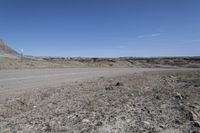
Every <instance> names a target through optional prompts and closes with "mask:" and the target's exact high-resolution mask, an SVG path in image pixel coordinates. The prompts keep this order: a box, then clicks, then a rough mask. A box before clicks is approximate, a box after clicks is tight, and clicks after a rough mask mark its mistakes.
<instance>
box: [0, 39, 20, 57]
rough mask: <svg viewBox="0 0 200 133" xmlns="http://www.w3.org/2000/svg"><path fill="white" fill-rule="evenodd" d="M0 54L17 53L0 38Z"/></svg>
mask: <svg viewBox="0 0 200 133" xmlns="http://www.w3.org/2000/svg"><path fill="white" fill-rule="evenodd" d="M0 55H15V56H16V55H19V53H18V52H17V51H15V50H14V49H12V48H11V47H9V46H8V45H6V44H5V43H4V42H3V40H1V39H0Z"/></svg>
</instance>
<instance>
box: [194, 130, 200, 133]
mask: <svg viewBox="0 0 200 133" xmlns="http://www.w3.org/2000/svg"><path fill="white" fill-rule="evenodd" d="M192 133H200V130H195V131H192Z"/></svg>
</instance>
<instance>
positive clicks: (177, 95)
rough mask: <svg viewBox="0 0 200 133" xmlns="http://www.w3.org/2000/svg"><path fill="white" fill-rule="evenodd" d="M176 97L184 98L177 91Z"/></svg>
mask: <svg viewBox="0 0 200 133" xmlns="http://www.w3.org/2000/svg"><path fill="white" fill-rule="evenodd" d="M175 98H177V99H180V100H182V99H183V96H182V95H181V94H180V93H179V92H177V93H176V95H175Z"/></svg>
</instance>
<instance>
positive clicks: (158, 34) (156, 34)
mask: <svg viewBox="0 0 200 133" xmlns="http://www.w3.org/2000/svg"><path fill="white" fill-rule="evenodd" d="M160 35H161V34H160V33H154V34H151V36H152V37H156V36H160Z"/></svg>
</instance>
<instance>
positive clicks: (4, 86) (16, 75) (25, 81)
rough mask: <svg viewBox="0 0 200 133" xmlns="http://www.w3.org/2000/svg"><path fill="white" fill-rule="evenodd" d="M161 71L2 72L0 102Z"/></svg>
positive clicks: (124, 69) (139, 69)
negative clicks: (37, 91)
mask: <svg viewBox="0 0 200 133" xmlns="http://www.w3.org/2000/svg"><path fill="white" fill-rule="evenodd" d="M153 70H160V69H144V68H65V69H25V70H1V71H0V100H3V99H5V98H8V97H10V96H13V95H16V94H21V93H23V92H25V91H29V90H31V89H36V88H38V89H42V88H47V87H60V86H62V85H66V84H68V83H69V82H74V81H85V80H86V81H87V80H92V79H97V78H99V77H101V76H104V77H110V76H118V75H122V74H123V75H125V74H130V73H136V72H143V71H153Z"/></svg>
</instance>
